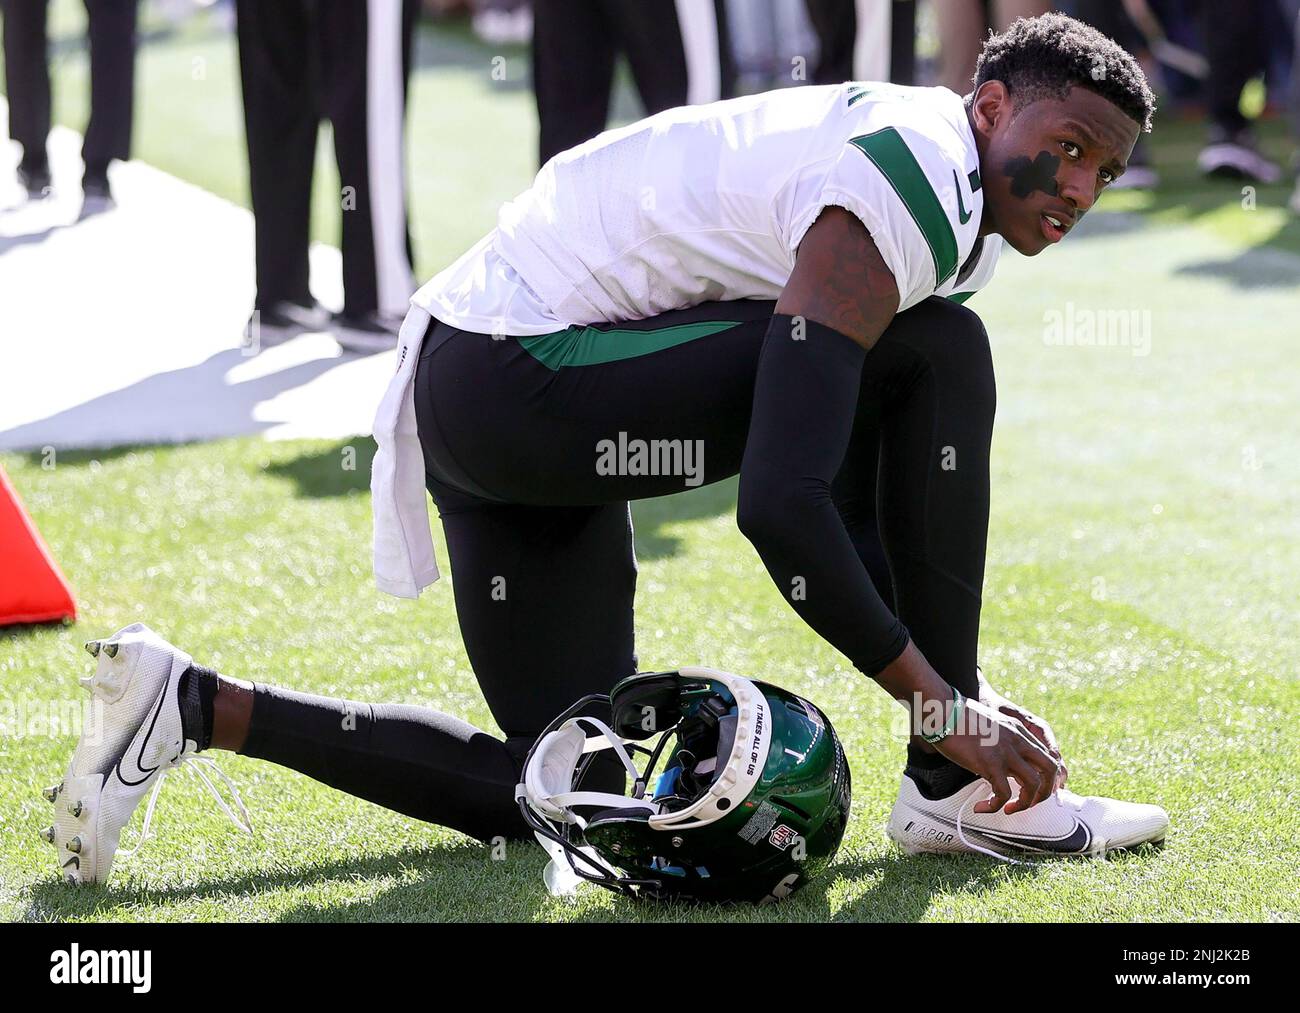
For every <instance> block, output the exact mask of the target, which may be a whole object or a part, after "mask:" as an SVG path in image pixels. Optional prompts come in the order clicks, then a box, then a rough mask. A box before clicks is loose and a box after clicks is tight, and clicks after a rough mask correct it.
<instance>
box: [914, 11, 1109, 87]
mask: <svg viewBox="0 0 1300 1013" xmlns="http://www.w3.org/2000/svg"><path fill="white" fill-rule="evenodd" d="M930 2H931V4H932V5H933V6H934V14H935V20H936V21H937V22H938V25H939V82H938V83H939V84H941V85H943V86H944V87H945V88H949V89H951V90H952V91H955V92H956V93H957V94H958V95H965V94H966V93H967V92H968V91H970V90H971V78H972V77H974V75H975V60H976V58H977V57H978V56H979V53H980V48H981V47H982V46H983V45H984V39H985V37H986V36H987V35H988V33H989V29H990V28H991V29H993V30H995V31H998V32H1005V31H1006V30H1007V28H1009V27H1010V26H1011V23H1012V22H1013V21H1015V20H1016V19H1017V18H1032V17H1037V16H1038V15H1039V14H1045V13H1047V12H1048V11H1049V10H1051V9H1052V3H1051V0H930ZM1115 3H1116V5H1118V3H1119V0H1115Z"/></svg>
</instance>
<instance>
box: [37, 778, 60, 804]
mask: <svg viewBox="0 0 1300 1013" xmlns="http://www.w3.org/2000/svg"><path fill="white" fill-rule="evenodd" d="M62 790H63V784H62V783H59V784H52V785H50V786H49V787H48V788H42V789H41V794H42V795H44V796H45V801H46V802H53V801H55V800H56V799H57V798H58V797H59V792H61V791H62Z"/></svg>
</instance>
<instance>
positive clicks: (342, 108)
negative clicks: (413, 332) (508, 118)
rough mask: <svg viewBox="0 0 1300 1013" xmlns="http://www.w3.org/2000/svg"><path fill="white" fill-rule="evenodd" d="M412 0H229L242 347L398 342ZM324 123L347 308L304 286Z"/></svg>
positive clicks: (362, 346) (404, 284)
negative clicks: (249, 215) (252, 268)
mask: <svg viewBox="0 0 1300 1013" xmlns="http://www.w3.org/2000/svg"><path fill="white" fill-rule="evenodd" d="M418 13H419V4H418V2H417V0H329V2H318V0H274V2H268V0H238V2H237V3H236V5H235V14H236V17H235V27H236V34H237V37H238V40H239V68H240V81H241V84H242V87H243V97H244V124H245V129H246V131H247V137H248V167H249V185H250V189H251V192H252V199H253V215H254V217H255V218H256V222H257V226H256V233H257V238H256V261H257V298H256V301H255V303H254V311H253V316H252V318H251V319H250V320H249V326H248V331H247V337H248V339H249V340H250V342H255V343H258V344H273V343H276V342H278V341H282V340H284V339H285V338H288V337H291V336H292V335H293V334H295V333H298V332H299V331H302V330H314V329H320V328H322V327H324V326H327V325H328V326H329V329H330V330H331V331H332V332H333V334H334V336H335V338H336V339H337V340H338V342H339V344H340V345H342V346H343V347H344V348H346V349H348V350H349V351H357V352H378V351H383V350H384V349H388V348H393V347H395V346H396V344H397V330H398V327H399V326H400V324H401V319H402V317H403V316H404V315H405V313H406V309H407V302H408V300H409V299H410V297H411V293H412V292H414V291H415V278H414V273H413V271H412V268H411V259H412V258H411V240H410V232H409V228H408V217H407V199H406V170H405V161H406V160H405V143H404V135H405V127H404V121H405V114H406V90H407V82H408V80H409V78H410V71H411V44H412V37H413V34H414V29H415V20H416V17H417V15H418ZM322 118H325V119H328V120H329V121H330V123H331V124H332V125H333V128H334V155H335V158H336V160H337V162H338V168H339V179H340V182H341V185H342V191H341V194H340V201H341V205H342V209H343V212H342V218H343V237H342V250H343V291H344V306H343V311H342V312H341V313H338V314H335V316H334V318H333V320H332V321H328V322H327V321H325V320H324V314H323V311H322V310H321V309H320V307H319V306H318V305H317V304H316V302H315V300H314V299H313V298H312V295H311V292H310V290H309V288H308V244H309V236H310V223H311V187H312V170H313V167H314V165H315V157H316V136H317V130H318V129H319V126H320V121H321V119H322Z"/></svg>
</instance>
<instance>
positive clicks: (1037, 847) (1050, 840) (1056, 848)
mask: <svg viewBox="0 0 1300 1013" xmlns="http://www.w3.org/2000/svg"><path fill="white" fill-rule="evenodd" d="M917 812H919V813H922V814H924V815H925V816H927V817H929V818H930V819H932V820H934V821H935V822H937V823H942V824H943V825H944V826H946V827H948V828H950V829H952V830H956V829H957V823H956V822H955V821H954V820H950V819H948V818H947V817H946V816H940V815H939V814H938V813H932V812H927V811H926V810H924V809H918V810H917ZM962 832H963V833H967V834H978V835H979V836H980V837H982V838H984V839H985V840H987V841H991V842H993V843H995V844H1004V845H1009V846H1010V847H1013V848H1020V849H1022V850H1024V851H1048V852H1052V853H1054V854H1060V855H1077V854H1079V853H1081V852H1084V851H1087V850H1088V846H1089V845H1090V844H1091V843H1092V831H1091V830H1089V829H1088V826H1087V824H1086V823H1084V822H1083V821H1082V820H1080V819H1079V817H1077V816H1076V817H1075V818H1074V826H1073V827H1072V828H1071V830H1070V832H1069V833H1068V834H1065V835H1063V836H1061V837H1033V836H1026V835H1021V834H1009V833H1007V832H1006V831H1004V830H991V829H989V828H988V827H972V826H963V827H962Z"/></svg>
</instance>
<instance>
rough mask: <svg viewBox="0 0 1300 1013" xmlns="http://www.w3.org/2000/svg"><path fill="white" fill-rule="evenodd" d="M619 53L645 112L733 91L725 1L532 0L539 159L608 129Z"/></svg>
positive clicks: (541, 162)
mask: <svg viewBox="0 0 1300 1013" xmlns="http://www.w3.org/2000/svg"><path fill="white" fill-rule="evenodd" d="M620 52H622V53H624V54H625V55H626V56H627V60H628V63H629V64H630V66H631V68H632V78H633V80H634V81H635V82H636V88H637V91H638V92H639V93H640V95H641V102H642V104H643V105H644V106H645V111H646V115H650V114H652V113H657V112H661V111H662V110H664V109H671V108H672V107H673V106H680V105H688V104H690V105H695V104H698V103H703V102H713V101H716V100H717V99H720V98H726V97H728V96H729V95H730V94H731V93H732V82H733V79H734V71H733V69H732V63H731V55H730V46H729V44H728V40H727V22H726V14H725V6H724V3H723V0H535V2H534V4H533V90H534V92H535V93H536V96H537V118H538V148H539V155H540V158H539V162H540V164H542V165H545V164H546V163H547V162H548V161H549V160H550V159H551V157H552V156H553V155H556V154H558V153H559V152H561V151H565V150H567V149H568V148H571V147H573V146H574V145H576V144H581V143H582V142H583V141H586V140H589V139H590V138H592V137H595V136H596V135H597V134H598V133H600V132H601V131H602V130H604V129H605V123H606V120H607V119H608V117H609V102H610V96H611V94H612V91H613V85H614V59H615V57H616V56H617V55H618V54H619V53H620Z"/></svg>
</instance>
